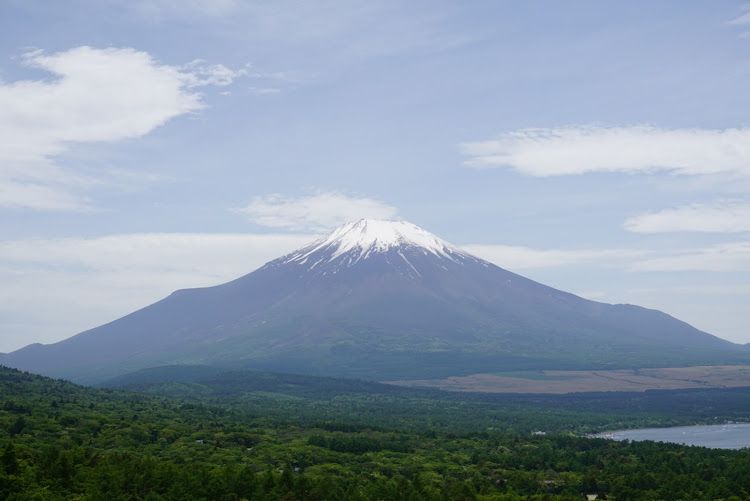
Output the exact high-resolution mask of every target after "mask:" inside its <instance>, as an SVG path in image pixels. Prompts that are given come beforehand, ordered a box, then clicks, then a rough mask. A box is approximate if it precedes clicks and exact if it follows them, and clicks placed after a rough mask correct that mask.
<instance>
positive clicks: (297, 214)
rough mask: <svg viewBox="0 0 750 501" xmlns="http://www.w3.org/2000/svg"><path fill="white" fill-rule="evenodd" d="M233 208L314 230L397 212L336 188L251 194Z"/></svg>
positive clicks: (267, 222)
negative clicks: (303, 192)
mask: <svg viewBox="0 0 750 501" xmlns="http://www.w3.org/2000/svg"><path fill="white" fill-rule="evenodd" d="M233 211H235V212H237V213H239V214H243V215H245V216H246V217H247V218H248V219H249V220H250V221H252V222H253V223H256V224H259V225H262V226H268V227H271V228H285V229H288V230H293V231H300V230H303V231H315V232H322V231H329V230H332V229H333V228H335V227H336V226H338V225H341V224H343V223H345V222H347V221H351V220H355V219H360V218H363V217H371V218H376V219H393V218H395V217H396V216H397V215H398V211H397V210H396V208H395V207H393V206H391V205H389V204H387V203H385V202H381V201H380V200H376V199H373V198H369V197H355V196H349V195H346V194H343V193H339V192H335V191H332V192H323V193H317V194H314V195H308V196H302V197H296V198H295V197H286V196H283V195H279V194H274V195H267V196H262V197H254V198H253V199H252V200H251V201H250V203H249V204H247V205H246V206H245V207H240V208H236V209H233Z"/></svg>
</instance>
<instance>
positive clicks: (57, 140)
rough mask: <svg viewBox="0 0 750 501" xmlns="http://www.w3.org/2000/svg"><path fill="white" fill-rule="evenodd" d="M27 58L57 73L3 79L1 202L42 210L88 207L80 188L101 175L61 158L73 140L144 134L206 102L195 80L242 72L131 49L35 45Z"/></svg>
mask: <svg viewBox="0 0 750 501" xmlns="http://www.w3.org/2000/svg"><path fill="white" fill-rule="evenodd" d="M23 62H24V63H25V64H26V65H28V66H30V67H33V68H37V69H41V70H43V71H46V72H48V73H50V74H51V75H53V76H54V78H53V79H49V78H46V79H40V80H22V81H16V82H11V83H6V82H1V81H0V193H3V194H4V195H5V196H3V197H0V207H6V208H9V207H10V208H29V209H37V210H85V209H86V208H87V203H86V200H85V198H84V197H83V196H81V195H80V192H81V191H83V190H84V189H85V188H86V187H89V186H91V185H93V184H96V183H97V182H99V180H98V179H93V178H92V176H91V175H90V174H88V175H85V174H82V173H79V172H76V171H74V170H72V169H66V168H63V167H61V166H59V165H57V163H56V157H58V156H59V155H60V154H62V153H64V152H66V151H67V150H68V149H69V148H70V147H71V146H73V145H76V144H85V143H96V142H115V141H121V140H125V139H132V138H138V137H141V136H144V135H146V134H148V133H149V132H151V131H152V130H154V129H155V128H157V127H159V126H161V125H163V124H165V123H166V122H168V121H169V120H171V119H173V118H175V117H177V116H180V115H184V114H187V113H192V112H196V111H198V110H200V109H202V108H203V107H204V106H205V104H204V103H203V102H202V99H201V95H200V94H199V93H197V92H195V90H194V89H195V88H196V87H200V86H205V85H228V84H229V83H231V81H232V79H233V78H236V77H237V76H240V74H241V72H234V71H232V70H229V69H228V68H226V67H224V66H222V65H205V64H204V63H202V62H197V61H194V62H192V63H190V64H189V65H187V66H184V67H176V66H169V65H163V64H159V63H157V62H156V61H155V60H154V59H153V58H152V57H151V55H149V54H148V53H146V52H142V51H137V50H135V49H130V48H120V49H117V48H109V49H96V48H92V47H85V46H84V47H77V48H74V49H70V50H68V51H65V52H58V53H55V54H46V53H45V52H43V51H34V52H30V53H28V54H25V55H24V58H23Z"/></svg>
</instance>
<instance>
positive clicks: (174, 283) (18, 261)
mask: <svg viewBox="0 0 750 501" xmlns="http://www.w3.org/2000/svg"><path fill="white" fill-rule="evenodd" d="M315 238H317V235H303V234H297V235H278V234H269V235H253V234H170V233H151V234H128V235H110V236H103V237H96V238H63V239H33V240H32V239H29V240H16V241H4V242H0V283H2V284H3V287H0V332H3V335H2V336H0V351H9V350H13V349H17V348H20V347H21V346H25V345H26V344H28V343H29V342H31V341H29V340H33V341H36V342H45V343H48V342H55V341H59V340H61V339H64V338H67V337H69V336H72V335H74V334H76V333H78V332H81V331H83V330H85V329H89V328H92V327H96V326H97V325H100V324H103V323H105V322H108V321H111V320H114V319H115V318H118V317H120V316H122V315H126V314H128V313H130V312H132V311H134V310H136V309H138V308H142V307H144V306H146V305H148V304H151V303H153V302H155V301H158V300H159V299H162V298H163V297H165V296H167V295H168V294H170V293H171V292H173V291H175V290H177V289H183V288H188V287H204V286H211V285H217V284H220V283H224V282H227V281H229V280H232V279H235V278H238V277H240V276H242V275H243V274H245V273H249V272H251V271H253V270H255V269H257V268H258V267H260V266H262V265H263V264H264V263H266V262H268V261H270V260H272V259H275V258H277V257H279V256H281V255H283V254H285V253H288V252H291V251H292V250H294V249H297V248H299V247H302V246H303V245H305V244H307V243H309V242H311V241H313V240H314V239H315ZM40 312H44V314H43V315H40Z"/></svg>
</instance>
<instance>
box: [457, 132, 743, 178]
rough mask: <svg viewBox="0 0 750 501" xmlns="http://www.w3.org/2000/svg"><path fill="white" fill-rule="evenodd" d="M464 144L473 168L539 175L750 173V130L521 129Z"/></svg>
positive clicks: (463, 146) (462, 146)
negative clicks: (503, 168) (487, 139)
mask: <svg viewBox="0 0 750 501" xmlns="http://www.w3.org/2000/svg"><path fill="white" fill-rule="evenodd" d="M460 147H461V150H462V151H463V152H464V154H466V155H468V156H469V157H470V159H469V160H468V161H467V162H466V164H467V165H469V166H472V167H477V168H489V167H509V168H512V169H515V170H517V171H519V172H522V173H524V174H528V175H531V176H539V177H545V176H562V175H572V174H584V173H589V172H631V173H632V172H653V171H667V172H671V173H674V174H682V175H702V174H717V173H730V174H739V175H742V176H748V175H750V128H734V129H722V130H717V129H662V128H657V127H649V126H636V127H598V126H573V127H562V128H555V129H520V130H517V131H513V132H508V133H505V134H501V135H500V136H499V137H497V138H495V139H491V140H489V141H478V142H467V143H463V144H461V145H460Z"/></svg>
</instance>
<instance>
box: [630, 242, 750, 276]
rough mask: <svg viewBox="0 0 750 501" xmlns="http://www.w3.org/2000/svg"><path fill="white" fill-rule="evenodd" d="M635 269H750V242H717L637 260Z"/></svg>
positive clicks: (681, 270)
mask: <svg viewBox="0 0 750 501" xmlns="http://www.w3.org/2000/svg"><path fill="white" fill-rule="evenodd" d="M631 270H633V271H660V272H668V271H680V272H684V271H714V272H742V271H750V242H731V243H723V244H716V245H713V246H710V247H705V248H701V249H691V250H687V251H683V252H674V253H672V254H671V255H667V256H661V257H654V258H649V259H645V260H641V261H636V262H634V263H633V264H632V265H631Z"/></svg>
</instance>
